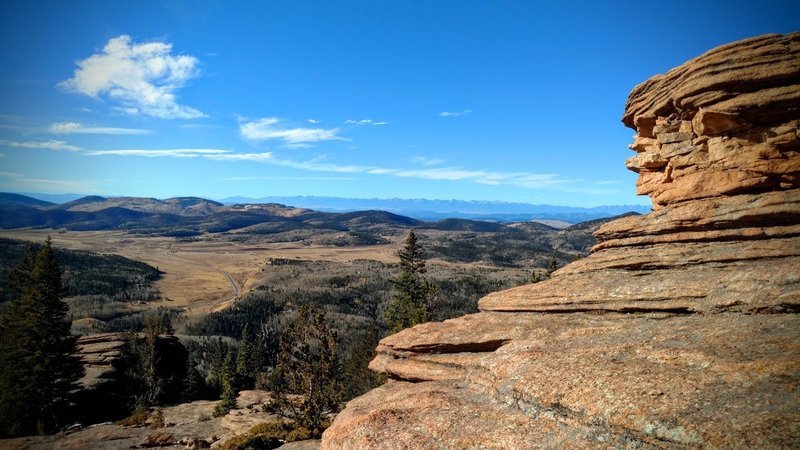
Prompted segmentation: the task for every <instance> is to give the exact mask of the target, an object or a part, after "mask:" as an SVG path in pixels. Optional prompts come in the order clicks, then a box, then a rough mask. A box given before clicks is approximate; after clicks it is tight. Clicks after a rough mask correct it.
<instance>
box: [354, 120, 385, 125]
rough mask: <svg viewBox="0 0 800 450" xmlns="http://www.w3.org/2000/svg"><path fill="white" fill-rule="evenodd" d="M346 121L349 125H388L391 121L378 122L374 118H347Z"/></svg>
mask: <svg viewBox="0 0 800 450" xmlns="http://www.w3.org/2000/svg"><path fill="white" fill-rule="evenodd" d="M344 123H346V124H348V125H386V124H387V123H389V122H378V121H375V120H372V119H361V120H353V119H347V120H345V121H344Z"/></svg>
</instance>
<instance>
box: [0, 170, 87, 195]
mask: <svg viewBox="0 0 800 450" xmlns="http://www.w3.org/2000/svg"><path fill="white" fill-rule="evenodd" d="M2 178H5V179H7V180H6V181H3V182H2V186H3V189H8V190H21V191H31V190H34V191H39V192H97V191H96V189H95V187H94V185H93V184H92V182H90V181H85V180H56V179H46V178H27V177H26V176H25V175H24V174H21V173H16V172H0V179H2Z"/></svg>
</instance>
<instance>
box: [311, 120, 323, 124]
mask: <svg viewBox="0 0 800 450" xmlns="http://www.w3.org/2000/svg"><path fill="white" fill-rule="evenodd" d="M320 122H322V121H321V120H317V119H308V123H311V124H314V125H316V124H318V123H320Z"/></svg>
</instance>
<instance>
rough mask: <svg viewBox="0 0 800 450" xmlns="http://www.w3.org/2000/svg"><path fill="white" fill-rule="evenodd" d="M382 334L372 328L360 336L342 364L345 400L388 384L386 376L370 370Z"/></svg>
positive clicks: (375, 328) (374, 327) (375, 327)
mask: <svg viewBox="0 0 800 450" xmlns="http://www.w3.org/2000/svg"><path fill="white" fill-rule="evenodd" d="M379 340H380V333H379V332H378V328H377V326H372V327H370V328H369V329H367V330H366V331H365V332H364V333H362V334H361V336H359V339H358V340H357V341H356V342H357V344H356V345H355V346H354V347H353V348H352V350H351V351H350V352H349V353H350V354H349V355H348V356H347V359H345V361H344V363H343V364H342V373H343V377H344V389H343V390H344V396H345V400H349V399H351V398H355V397H358V396H359V395H361V394H364V393H366V392H367V391H369V390H372V389H375V388H376V387H378V386H380V385H382V384H383V383H385V382H386V376H385V375H382V374H378V373H375V372H372V371H371V370H369V363H370V361H372V360H373V359H374V358H375V355H376V352H375V347H377V346H378V341H379Z"/></svg>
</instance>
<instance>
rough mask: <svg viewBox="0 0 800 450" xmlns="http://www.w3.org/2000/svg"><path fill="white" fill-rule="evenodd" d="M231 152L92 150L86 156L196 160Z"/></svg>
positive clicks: (208, 149) (206, 150)
mask: <svg viewBox="0 0 800 450" xmlns="http://www.w3.org/2000/svg"><path fill="white" fill-rule="evenodd" d="M229 152H230V150H220V149H215V148H176V149H166V150H140V149H123V150H92V151H89V152H87V153H86V154H87V155H89V156H143V157H145V158H162V157H165V156H167V157H175V158H195V157H197V156H208V155H221V154H225V153H229Z"/></svg>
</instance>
